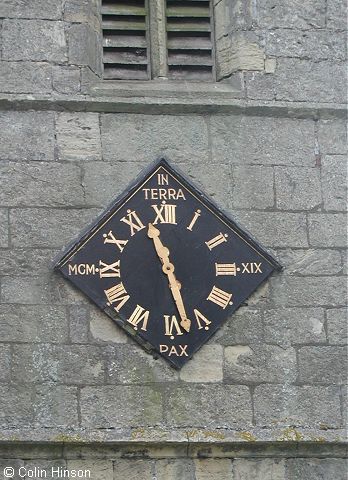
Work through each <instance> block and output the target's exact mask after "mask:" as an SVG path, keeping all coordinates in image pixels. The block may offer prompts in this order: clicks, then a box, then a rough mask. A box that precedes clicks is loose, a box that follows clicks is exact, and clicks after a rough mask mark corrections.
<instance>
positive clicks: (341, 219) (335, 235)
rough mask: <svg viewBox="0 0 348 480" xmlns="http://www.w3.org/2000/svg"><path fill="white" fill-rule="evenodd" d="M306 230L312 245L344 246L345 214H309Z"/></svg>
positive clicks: (345, 234) (345, 240)
mask: <svg viewBox="0 0 348 480" xmlns="http://www.w3.org/2000/svg"><path fill="white" fill-rule="evenodd" d="M308 231H309V243H310V245H311V246H312V247H345V246H346V245H347V216H346V215H345V214H344V213H313V214H309V215H308Z"/></svg>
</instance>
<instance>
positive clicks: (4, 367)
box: [0, 338, 11, 382]
mask: <svg viewBox="0 0 348 480" xmlns="http://www.w3.org/2000/svg"><path fill="white" fill-rule="evenodd" d="M1 341H4V339H3V338H1ZM10 370H11V351H10V345H3V344H1V343H0V381H3V382H6V381H8V380H9V377H10Z"/></svg>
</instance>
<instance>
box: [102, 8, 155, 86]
mask: <svg viewBox="0 0 348 480" xmlns="http://www.w3.org/2000/svg"><path fill="white" fill-rule="evenodd" d="M101 13H102V28H103V63H104V78H105V79H113V80H127V79H128V80H147V79H148V78H149V61H148V59H149V52H148V43H149V42H148V21H147V1H146V0H102V9H101Z"/></svg>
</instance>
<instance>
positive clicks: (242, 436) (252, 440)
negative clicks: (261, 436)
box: [238, 432, 257, 442]
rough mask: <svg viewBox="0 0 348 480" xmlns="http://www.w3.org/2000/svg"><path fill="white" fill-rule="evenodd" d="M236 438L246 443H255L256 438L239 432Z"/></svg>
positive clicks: (250, 434) (248, 433)
mask: <svg viewBox="0 0 348 480" xmlns="http://www.w3.org/2000/svg"><path fill="white" fill-rule="evenodd" d="M238 436H239V437H240V438H242V439H243V440H246V441H247V442H256V440H257V438H256V437H255V436H254V435H253V434H252V433H250V432H239V433H238Z"/></svg>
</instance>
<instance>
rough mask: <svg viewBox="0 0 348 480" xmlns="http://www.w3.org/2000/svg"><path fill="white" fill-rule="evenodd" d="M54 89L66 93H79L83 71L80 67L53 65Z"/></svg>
mask: <svg viewBox="0 0 348 480" xmlns="http://www.w3.org/2000/svg"><path fill="white" fill-rule="evenodd" d="M52 75H53V78H52V81H53V90H55V91H56V92H57V93H62V94H65V95H74V94H77V93H79V91H80V88H81V80H80V76H81V71H80V69H79V68H78V67H74V66H71V65H69V66H62V65H56V66H53V67H52Z"/></svg>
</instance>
